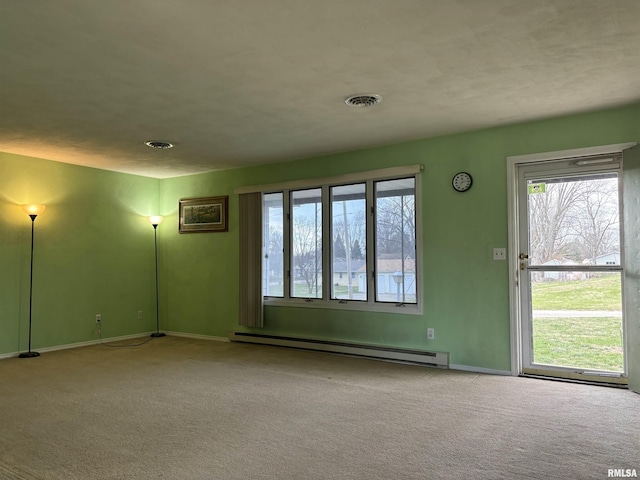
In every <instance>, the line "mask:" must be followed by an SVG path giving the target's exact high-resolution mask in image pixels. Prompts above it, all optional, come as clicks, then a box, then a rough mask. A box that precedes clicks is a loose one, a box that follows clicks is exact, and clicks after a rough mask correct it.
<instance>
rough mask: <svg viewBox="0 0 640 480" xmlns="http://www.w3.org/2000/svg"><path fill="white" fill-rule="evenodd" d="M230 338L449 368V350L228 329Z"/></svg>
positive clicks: (234, 340) (246, 341)
mask: <svg viewBox="0 0 640 480" xmlns="http://www.w3.org/2000/svg"><path fill="white" fill-rule="evenodd" d="M229 340H231V341H232V342H244V343H259V344H261V345H275V346H279V347H291V348H301V349H305V350H318V351H321V352H329V353H339V354H343V355H355V356H358V357H368V358H375V359H378V360H387V361H395V362H404V363H413V364H419V365H428V366H431V367H440V368H449V354H448V353H443V352H428V351H424V350H410V349H406V348H396V347H383V346H380V345H366V344H360V343H346V342H334V341H329V340H312V339H307V338H296V337H281V336H276V335H262V334H258V333H243V332H231V333H229Z"/></svg>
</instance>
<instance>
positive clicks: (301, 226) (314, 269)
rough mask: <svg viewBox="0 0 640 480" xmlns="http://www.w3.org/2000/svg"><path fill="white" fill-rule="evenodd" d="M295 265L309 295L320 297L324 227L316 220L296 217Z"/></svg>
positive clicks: (294, 227) (293, 236)
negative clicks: (319, 281)
mask: <svg viewBox="0 0 640 480" xmlns="http://www.w3.org/2000/svg"><path fill="white" fill-rule="evenodd" d="M292 239H293V245H292V246H293V265H292V269H293V271H294V272H295V273H297V275H298V277H300V278H302V279H304V281H305V283H306V284H307V287H308V289H309V295H310V296H314V297H318V296H320V295H321V292H319V283H318V280H319V277H321V276H322V225H321V223H320V222H319V223H316V221H315V219H314V218H310V217H308V216H296V217H295V221H294V223H293V228H292Z"/></svg>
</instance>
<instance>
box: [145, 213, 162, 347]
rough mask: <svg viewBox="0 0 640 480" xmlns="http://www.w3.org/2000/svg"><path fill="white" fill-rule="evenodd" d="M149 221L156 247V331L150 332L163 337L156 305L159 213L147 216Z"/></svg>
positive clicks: (154, 335) (158, 309) (160, 221)
mask: <svg viewBox="0 0 640 480" xmlns="http://www.w3.org/2000/svg"><path fill="white" fill-rule="evenodd" d="M147 220H149V223H150V224H151V225H153V240H154V244H155V249H156V331H155V332H154V333H152V334H151V336H152V337H164V336H165V334H164V333H162V332H160V308H159V306H158V225H160V224H161V223H162V220H164V218H162V217H161V216H160V215H153V216H151V217H147Z"/></svg>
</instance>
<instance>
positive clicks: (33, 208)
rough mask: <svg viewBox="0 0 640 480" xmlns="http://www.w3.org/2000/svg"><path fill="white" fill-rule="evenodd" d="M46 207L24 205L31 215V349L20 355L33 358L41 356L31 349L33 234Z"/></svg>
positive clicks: (24, 208)
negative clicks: (39, 216) (37, 220)
mask: <svg viewBox="0 0 640 480" xmlns="http://www.w3.org/2000/svg"><path fill="white" fill-rule="evenodd" d="M45 208H47V207H46V206H45V205H34V204H29V205H22V209H23V210H24V211H25V213H26V214H27V215H29V217H31V273H30V275H29V351H28V352H22V353H21V354H20V355H19V357H20V358H33V357H39V356H40V354H39V353H38V352H32V351H31V307H32V305H33V234H34V228H35V224H36V217H37V216H38V215H40V214H41V213H42V212H44V209H45Z"/></svg>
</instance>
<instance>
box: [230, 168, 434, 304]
mask: <svg viewBox="0 0 640 480" xmlns="http://www.w3.org/2000/svg"><path fill="white" fill-rule="evenodd" d="M422 169H423V167H422V165H411V166H404V167H392V168H387V169H381V170H373V171H368V172H361V173H354V174H347V175H340V176H336V177H327V178H321V179H315V180H298V181H293V182H284V183H279V184H271V185H258V186H252V187H241V188H238V189H236V190H235V193H238V194H242V193H248V192H256V191H259V192H261V193H262V194H263V195H265V194H270V193H277V192H282V194H283V200H284V209H285V211H284V226H283V238H286V239H288V242H287V243H286V244H285V247H284V250H285V252H284V256H283V268H284V272H283V273H284V285H283V292H285V293H284V297H269V296H264V297H263V301H264V305H265V306H268V307H296V308H297V307H302V308H320V309H336V310H346V311H371V312H383V313H396V314H408V315H422V312H423V303H424V302H423V288H422V285H423V276H424V274H423V268H422V249H423V238H422V212H421V210H422V208H421V207H422V200H421V199H422V192H421V182H420V178H421V175H420V173H421V171H422ZM410 177H413V178H414V180H415V222H416V238H415V242H416V250H415V265H416V276H415V281H416V303H402V302H401V303H393V302H379V301H377V300H376V284H377V281H378V280H377V275H378V273H377V272H376V271H375V245H376V244H375V213H376V212H375V197H374V182H377V181H385V180H399V179H402V178H410ZM354 183H364V184H366V190H365V197H366V218H367V222H366V232H367V233H366V241H367V249H366V251H365V252H363V253H364V254H365V257H366V269H367V270H366V272H367V300H366V301H365V300H348V299H332V298H331V282H332V280H333V269H332V257H333V241H332V240H333V236H332V231H331V228H332V219H331V217H330V216H331V211H332V208H331V198H330V188H331V187H336V186H342V185H348V184H354ZM314 188H320V189H321V192H322V194H321V197H322V216H323V221H322V251H323V255H322V297H321V298H302V297H291V282H292V272H291V264H292V258H291V238H292V231H291V205H290V198H291V192H292V191H294V190H308V189H314ZM262 222H263V223H264V218H263V219H262ZM260 268H262V264H261V266H260ZM263 291H264V290H263Z"/></svg>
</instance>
